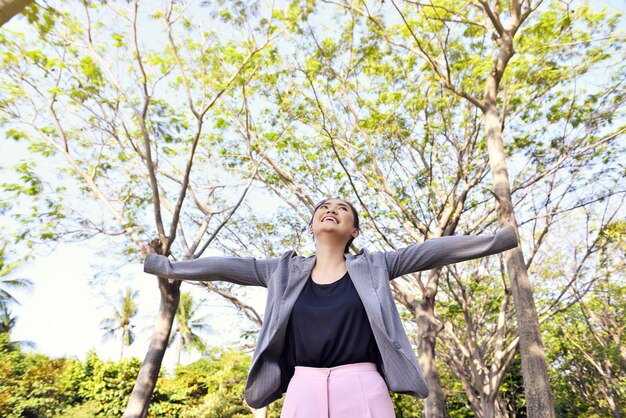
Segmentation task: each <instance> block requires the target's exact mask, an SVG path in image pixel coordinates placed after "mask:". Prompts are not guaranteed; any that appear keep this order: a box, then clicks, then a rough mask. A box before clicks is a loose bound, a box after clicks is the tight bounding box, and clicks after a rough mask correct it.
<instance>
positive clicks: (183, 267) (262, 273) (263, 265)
mask: <svg viewBox="0 0 626 418" xmlns="http://www.w3.org/2000/svg"><path fill="white" fill-rule="evenodd" d="M278 263H279V259H278V258H272V259H268V260H257V259H255V258H252V257H201V258H196V259H194V260H186V261H178V262H172V261H170V260H169V259H168V258H167V257H165V256H162V255H158V254H149V255H148V256H147V257H146V259H145V261H144V265H143V271H144V272H146V273H149V274H154V275H156V276H159V277H164V278H166V279H172V280H199V281H217V280H223V281H227V282H231V283H237V284H242V285H248V286H263V287H267V280H268V278H269V277H270V275H271V274H272V272H273V271H274V270H275V269H276V267H278Z"/></svg>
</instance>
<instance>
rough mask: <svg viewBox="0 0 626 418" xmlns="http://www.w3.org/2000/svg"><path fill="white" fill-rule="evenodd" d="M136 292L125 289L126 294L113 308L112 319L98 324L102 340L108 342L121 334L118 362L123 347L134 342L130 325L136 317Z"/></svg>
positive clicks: (132, 326) (121, 357)
mask: <svg viewBox="0 0 626 418" xmlns="http://www.w3.org/2000/svg"><path fill="white" fill-rule="evenodd" d="M138 293H139V292H138V291H137V290H132V289H131V288H130V287H127V288H126V292H125V293H124V294H123V295H122V296H121V297H120V299H119V305H117V306H115V305H114V306H113V309H114V311H115V312H114V314H113V316H112V317H109V318H105V319H103V320H102V322H100V328H101V329H102V330H103V331H104V335H103V336H102V338H103V339H104V340H108V339H110V338H113V337H114V336H115V335H116V334H118V333H120V332H121V335H122V348H121V350H120V360H121V359H123V358H124V347H128V346H130V345H131V344H132V343H133V342H134V341H135V333H134V332H133V328H135V325H134V324H131V322H132V320H133V318H134V317H135V316H136V315H137V303H136V301H135V300H136V299H137V294H138Z"/></svg>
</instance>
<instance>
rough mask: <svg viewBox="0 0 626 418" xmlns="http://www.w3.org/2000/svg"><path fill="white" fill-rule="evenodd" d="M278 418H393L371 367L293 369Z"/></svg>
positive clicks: (382, 385)
mask: <svg viewBox="0 0 626 418" xmlns="http://www.w3.org/2000/svg"><path fill="white" fill-rule="evenodd" d="M280 416H281V418H351V417H355V418H356V417H358V418H394V417H395V416H396V415H395V413H394V412H393V404H392V403H391V398H390V397H389V391H388V389H387V385H386V384H385V381H384V380H383V378H382V376H381V375H380V374H379V373H378V371H377V370H376V365H374V363H354V364H346V365H343V366H337V367H331V368H316V367H300V366H297V367H296V371H295V373H294V375H293V377H292V378H291V380H290V381H289V386H288V387H287V393H286V395H285V402H284V403H283V410H282V412H281V414H280Z"/></svg>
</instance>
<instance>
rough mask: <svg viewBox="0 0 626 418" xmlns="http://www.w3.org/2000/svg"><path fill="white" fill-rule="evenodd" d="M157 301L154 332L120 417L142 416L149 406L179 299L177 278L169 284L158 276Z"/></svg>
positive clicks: (138, 417)
mask: <svg viewBox="0 0 626 418" xmlns="http://www.w3.org/2000/svg"><path fill="white" fill-rule="evenodd" d="M158 280H159V291H160V292H161V304H160V306H159V313H158V315H157V319H156V321H155V324H154V332H153V334H152V339H151V340H150V346H149V347H148V352H147V353H146V357H145V358H144V360H143V364H142V365H141V368H140V369H139V374H138V375H137V381H136V382H135V386H134V387H133V391H132V393H131V394H130V398H129V399H128V404H127V405H126V411H125V412H124V418H145V416H146V415H147V413H148V406H149V405H150V398H151V397H152V392H153V391H154V387H155V386H156V381H157V378H158V377H159V371H160V369H161V362H162V361H163V355H164V354H165V350H166V349H167V343H168V340H169V336H170V332H171V330H172V323H173V322H174V317H175V316H176V309H177V308H178V302H179V300H180V283H181V282H180V281H175V282H173V283H170V282H169V281H168V280H167V279H164V278H161V277H159V278H158Z"/></svg>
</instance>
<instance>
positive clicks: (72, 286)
mask: <svg viewBox="0 0 626 418" xmlns="http://www.w3.org/2000/svg"><path fill="white" fill-rule="evenodd" d="M598 3H604V4H606V5H607V6H608V7H610V8H612V9H613V10H616V11H620V12H626V1H624V0H611V1H606V2H598ZM2 149H3V151H2V152H0V166H3V167H7V166H10V165H11V162H12V161H15V159H16V155H15V154H14V153H13V152H7V150H8V148H7V145H6V143H5V144H3V145H2ZM3 181H4V179H3ZM104 247H105V244H104V243H103V242H102V241H101V240H98V239H95V240H91V241H84V242H80V243H72V244H60V245H58V246H57V247H56V248H54V249H53V250H51V251H50V252H49V253H48V254H44V255H42V256H40V257H38V258H37V259H35V260H32V261H31V262H29V263H28V264H27V265H24V266H22V267H21V268H19V269H17V270H16V271H15V272H14V273H13V276H14V277H24V278H28V279H30V280H31V281H32V282H34V287H33V289H32V291H30V292H29V293H24V292H20V291H16V292H15V295H16V296H17V298H18V300H19V301H20V302H21V305H19V306H15V307H13V309H12V312H13V314H14V315H16V316H17V317H18V320H17V325H16V327H15V329H14V331H13V334H12V338H13V339H14V340H28V341H32V342H34V343H35V344H36V348H35V349H34V351H36V352H39V353H45V354H47V355H49V356H52V357H74V358H78V359H84V358H85V355H86V354H87V352H88V351H89V350H95V351H96V353H97V354H98V355H99V356H101V357H102V358H104V359H110V360H118V359H119V355H120V341H119V340H118V339H115V340H110V341H108V342H104V341H103V340H102V335H103V331H102V330H101V329H100V321H101V320H102V319H104V318H106V317H109V316H112V314H113V309H112V307H111V302H112V301H113V302H114V301H116V300H117V299H118V298H119V297H120V293H121V292H122V291H123V290H124V289H125V288H126V287H127V286H130V287H131V288H132V289H135V290H139V300H138V306H139V314H138V320H137V326H136V331H137V334H138V337H137V340H136V342H135V343H134V344H133V345H131V346H130V347H128V348H126V349H125V356H126V357H128V356H134V357H138V358H143V356H144V355H145V353H146V349H147V346H148V338H149V335H150V327H151V326H152V321H153V319H154V317H155V313H156V311H157V310H158V304H159V294H158V288H157V284H156V279H155V278H154V277H153V276H150V275H147V274H144V273H143V271H142V265H141V263H139V262H136V263H125V262H122V261H119V260H108V259H106V258H104V257H103V256H102V255H101V254H102V253H103V248H104ZM116 263H117V264H116ZM109 269H110V270H113V271H114V272H115V274H114V275H107V276H106V277H102V276H101V275H100V273H102V272H103V271H105V270H109ZM182 290H189V291H192V292H193V294H194V296H195V297H196V298H204V299H205V300H204V301H203V302H202V306H203V312H202V314H203V315H206V316H207V318H208V320H209V322H210V323H211V326H212V332H211V333H210V334H208V335H206V336H205V337H206V340H207V342H208V344H209V345H211V346H225V345H226V346H227V345H235V344H237V341H238V339H239V333H240V330H241V329H244V328H250V326H251V324H250V322H249V321H247V320H246V319H245V318H242V317H241V315H239V314H238V313H236V312H235V311H234V309H233V308H232V307H230V306H229V305H228V304H227V303H226V302H224V301H222V300H221V299H220V298H219V297H217V296H212V295H210V294H208V293H207V292H206V291H203V290H202V289H199V288H196V287H195V286H192V285H189V284H183V288H182ZM251 300H252V304H253V306H255V308H256V309H257V310H258V311H259V312H262V311H263V304H264V293H263V291H262V289H259V290H258V291H253V292H252V297H251ZM196 358H198V354H197V353H195V354H194V355H191V356H190V355H183V358H182V360H183V363H189V362H191V361H193V360H195V359H196ZM174 361H175V360H174V350H168V352H167V354H166V357H165V359H164V365H165V366H166V367H167V368H171V367H172V366H173V364H174Z"/></svg>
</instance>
